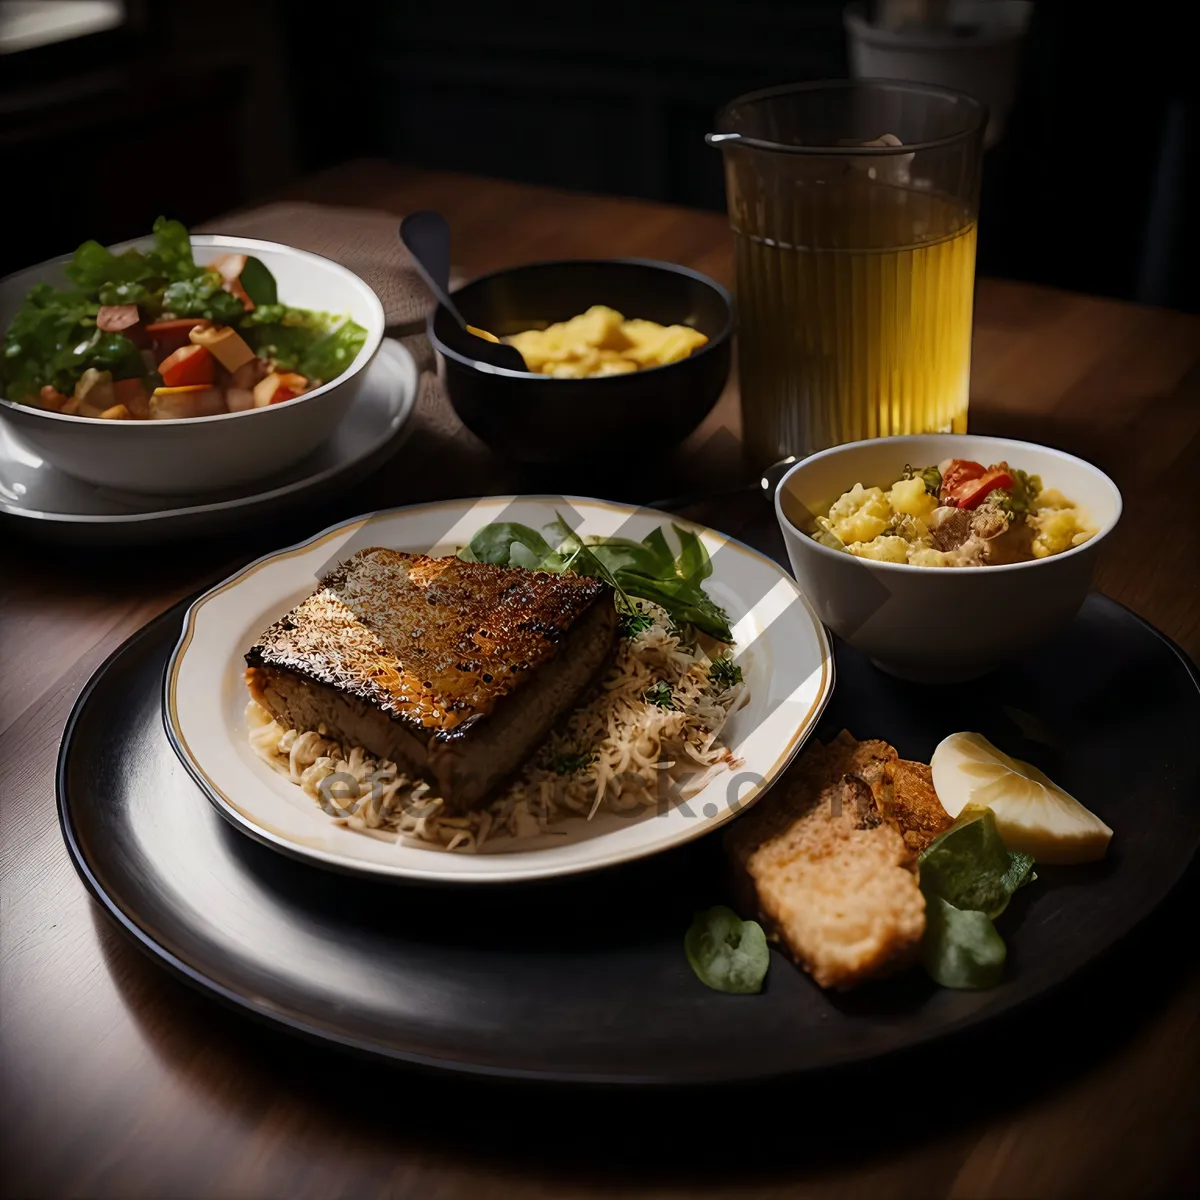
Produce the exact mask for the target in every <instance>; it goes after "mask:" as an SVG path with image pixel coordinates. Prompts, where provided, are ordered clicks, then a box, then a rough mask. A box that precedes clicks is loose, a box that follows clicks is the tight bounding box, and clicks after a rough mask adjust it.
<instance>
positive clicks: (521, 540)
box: [458, 521, 563, 574]
mask: <svg viewBox="0 0 1200 1200" xmlns="http://www.w3.org/2000/svg"><path fill="white" fill-rule="evenodd" d="M458 557H459V558H461V559H463V560H464V561H465V562H482V563H495V564H496V565H497V566H501V567H525V568H526V570H529V571H537V570H548V571H553V572H554V573H555V574H557V573H558V572H559V571H561V570H562V569H563V567H562V559H561V558H560V557H559V556H558V555H557V554H555V553H554V551H553V550H552V549H551V548H550V543H549V542H547V541H546V539H545V538H544V537H542V535H541V534H540V533H538V531H537V530H536V529H533V528H531V527H530V526H528V525H522V524H520V523H519V522H517V521H496V522H494V523H493V524H491V525H485V526H484V527H483V528H482V529H480V530H479V532H478V533H476V534H475V536H474V537H473V538H472V539H471V542H470V545H468V546H464V547H463V548H462V549H461V550H460V551H459V552H458ZM543 562H546V563H551V565H550V566H548V567H541V566H540V564H541V563H543Z"/></svg>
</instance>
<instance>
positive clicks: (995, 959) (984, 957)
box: [921, 894, 1008, 989]
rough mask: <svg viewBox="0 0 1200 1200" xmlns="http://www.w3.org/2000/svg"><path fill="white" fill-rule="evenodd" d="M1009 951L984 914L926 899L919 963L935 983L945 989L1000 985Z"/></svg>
mask: <svg viewBox="0 0 1200 1200" xmlns="http://www.w3.org/2000/svg"><path fill="white" fill-rule="evenodd" d="M1007 957H1008V948H1007V947H1006V946H1005V945H1004V939H1003V938H1002V937H1001V936H1000V935H999V934H998V933H997V932H996V926H995V925H993V924H992V919H991V917H989V916H988V915H987V913H982V912H977V911H975V910H974V909H961V908H955V907H954V905H953V904H951V903H950V902H949V901H948V900H943V899H942V897H941V896H937V895H929V894H926V896H925V938H924V940H923V941H922V943H921V961H922V963H923V964H924V966H925V970H926V971H928V972H929V974H930V976H931V977H932V979H933V980H934V982H935V983H938V984H940V985H941V986H942V987H948V988H973V989H980V988H990V987H995V986H996V984H998V983H999V982H1000V977H1001V975H1003V973H1004V961H1005V959H1006V958H1007Z"/></svg>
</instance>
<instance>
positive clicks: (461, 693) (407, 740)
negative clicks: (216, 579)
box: [246, 548, 617, 812]
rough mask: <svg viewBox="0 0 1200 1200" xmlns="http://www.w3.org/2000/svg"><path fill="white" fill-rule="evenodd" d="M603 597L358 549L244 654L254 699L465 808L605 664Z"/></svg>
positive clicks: (463, 565)
mask: <svg viewBox="0 0 1200 1200" xmlns="http://www.w3.org/2000/svg"><path fill="white" fill-rule="evenodd" d="M616 632H617V619H616V610H615V608H614V606H613V601H612V592H611V589H610V588H609V587H608V586H607V585H606V584H604V583H601V582H600V581H598V580H595V579H590V578H587V577H585V576H582V575H569V574H568V575H549V574H545V573H542V572H535V571H526V570H523V569H521V568H508V567H497V566H492V565H491V564H488V563H468V562H463V561H462V560H460V559H458V558H453V557H450V558H429V557H427V556H425V555H422V554H406V553H404V552H402V551H398V550H386V549H381V548H373V549H369V550H362V551H359V553H357V554H355V555H353V556H352V557H351V558H349V559H347V560H346V561H345V562H344V563H342V564H341V565H340V566H339V567H338V568H337V569H336V570H334V571H332V572H331V573H330V574H329V575H327V576H326V577H325V578H324V579H323V580H322V581H321V585H320V587H318V588H317V590H316V591H315V592H313V594H312V595H311V596H309V597H308V598H307V599H306V600H305V601H303V603H301V604H300V605H298V606H297V607H296V608H294V609H293V610H292V611H291V612H290V613H288V614H287V616H285V617H283V618H282V619H281V620H279V621H276V622H275V623H274V624H273V625H272V626H271V627H270V628H269V629H267V630H266V631H265V632H264V633H263V634H262V636H261V638H260V639H259V641H258V643H257V644H256V645H255V646H253V647H252V648H251V650H250V652H249V653H248V654H247V655H246V662H247V664H248V667H249V670H248V671H247V673H246V676H247V683H248V684H249V686H250V690H251V693H252V694H253V695H254V696H255V698H256V699H257V700H259V702H260V703H261V704H263V705H264V706H265V707H266V708H267V709H268V710H269V711H270V712H271V713H272V714H273V715H274V716H275V718H276V719H277V720H279V721H280V722H281V723H282V724H284V725H286V726H288V727H290V728H294V729H302V730H303V729H316V728H318V727H319V726H324V727H325V729H326V731H327V733H328V735H329V736H330V737H333V738H335V739H337V740H338V741H340V742H342V743H343V744H344V745H347V746H362V747H363V748H364V749H366V750H369V751H370V752H371V753H372V754H375V755H378V756H381V757H384V758H390V759H392V760H393V761H395V762H397V763H398V764H400V765H401V766H402V767H403V768H405V769H406V770H408V771H409V772H410V773H412V774H417V775H421V776H424V777H425V778H427V779H428V780H429V781H430V783H431V784H432V785H433V787H434V788H435V789H436V792H437V794H438V795H440V796H441V797H442V798H443V799H444V800H445V802H446V806H447V808H448V809H449V810H450V811H457V812H463V811H467V810H469V809H471V808H474V807H477V806H478V805H479V803H480V802H481V801H482V800H483V799H484V798H485V797H486V796H487V794H488V793H489V792H490V791H491V790H492V789H493V788H494V787H495V786H496V785H497V784H498V783H499V782H500V781H501V780H503V779H504V778H505V777H506V776H508V775H510V774H511V773H512V772H513V771H515V770H516V769H517V768H518V767H520V766H521V765H522V764H523V763H524V761H525V760H526V758H528V756H529V755H530V753H531V752H532V751H533V750H535V749H536V748H537V746H538V745H539V744H540V743H541V742H542V741H543V740H544V739H545V737H546V735H547V734H548V733H549V732H550V729H551V728H552V726H553V725H554V723H555V722H556V721H557V720H558V718H559V717H560V716H561V715H563V714H564V713H565V712H567V711H569V710H570V709H572V708H574V707H575V706H576V705H577V704H578V702H579V700H580V699H581V697H582V696H583V694H584V693H585V692H586V691H587V689H588V687H589V685H590V684H591V683H592V682H593V680H594V679H595V678H596V676H597V675H598V673H599V672H600V670H601V669H602V668H603V667H604V666H605V665H606V663H607V662H608V660H609V657H610V654H611V651H612V648H613V645H614V643H615V641H616Z"/></svg>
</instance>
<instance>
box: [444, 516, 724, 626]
mask: <svg viewBox="0 0 1200 1200" xmlns="http://www.w3.org/2000/svg"><path fill="white" fill-rule="evenodd" d="M672 528H673V529H674V530H675V535H676V537H677V538H678V539H679V546H680V551H679V554H678V555H676V554H674V553H673V552H672V550H671V547H670V545H669V543H668V542H667V538H666V535H665V534H664V533H663V531H662V530H661V529H655V530H654V531H653V532H652V533H650V534H648V535H647V536H646V537H645V538H643V539H642V540H641V541H640V542H638V541H634V540H633V539H632V538H620V537H611V538H603V537H594V538H587V539H584V538H582V537H580V536H579V535H578V534H577V533H576V532H575V531H574V530H573V529H571V527H570V526H569V525H568V524H567V522H566V521H565V520H564V518H563V517H562V515H561V514H556V516H555V519H554V520H553V521H551V522H550V523H549V524H547V525H546V526H545V532H546V535H548V537H547V536H544V535H543V534H542V533H540V532H539V531H538V530H536V529H532V528H531V527H530V526H528V525H521V524H519V523H517V522H514V521H498V522H495V523H493V524H491V525H485V526H484V527H483V528H482V529H480V530H479V531H478V532H477V533H476V534H475V536H474V537H473V538H472V539H471V542H470V544H469V545H467V546H464V547H463V549H462V550H460V551H459V558H462V559H464V560H466V561H467V562H488V563H495V564H497V565H499V566H503V567H510V566H511V567H525V568H527V569H529V570H532V571H550V572H554V573H560V572H562V571H574V572H575V573H576V574H579V575H590V576H593V577H595V578H597V579H603V580H604V581H605V582H606V583H608V584H609V585H610V586H611V587H612V589H613V591H614V592H615V593H616V598H617V611H618V613H619V614H620V615H621V616H622V617H628V618H630V619H631V620H636V617H637V614H638V613H639V610H638V608H637V606H636V605H635V604H634V602H633V599H632V597H637V598H639V599H642V600H649V601H651V602H652V603H654V604H657V605H659V606H660V607H661V608H662V609H664V610H665V611H666V613H667V615H668V616H669V617H670V618H671V620H672V621H673V622H674V623H675V624H676V625H678V626H681V627H682V626H686V625H690V626H692V627H694V628H695V629H698V630H700V631H701V632H702V633H705V634H707V635H708V636H709V637H713V638H716V639H717V640H718V641H721V642H732V641H733V631H732V630H731V629H730V627H729V616H728V614H727V613H726V612H725V610H724V609H723V608H721V606H720V605H718V604H717V603H715V602H714V601H713V600H712V599H711V598H710V597H709V596H708V594H707V593H706V592H705V591H704V589H703V587H702V586H701V584H702V582H703V581H704V580H705V579H707V578H708V577H709V576H710V575H711V574H712V560H711V559H710V557H709V553H708V551H707V550H706V549H705V547H704V543H703V542H702V541H701V540H700V538H699V537H698V536H697V535H696V534H694V533H693V532H692V531H691V530H690V529H684V528H683V527H682V526H679V525H673V526H672Z"/></svg>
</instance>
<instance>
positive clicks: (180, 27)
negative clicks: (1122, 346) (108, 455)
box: [0, 0, 1200, 310]
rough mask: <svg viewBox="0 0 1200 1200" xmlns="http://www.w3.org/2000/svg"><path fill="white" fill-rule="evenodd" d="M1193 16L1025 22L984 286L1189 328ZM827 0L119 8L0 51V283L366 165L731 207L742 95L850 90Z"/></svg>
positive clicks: (834, 12) (992, 175)
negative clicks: (778, 87) (103, 19)
mask: <svg viewBox="0 0 1200 1200" xmlns="http://www.w3.org/2000/svg"><path fill="white" fill-rule="evenodd" d="M1186 7H1187V6H1183V5H1179V6H1177V5H1175V4H1173V3H1144V2H1143V3H1139V4H1138V5H1120V6H1116V5H1114V6H1111V7H1110V6H1107V5H1101V4H1096V3H1082V2H1079V0H1065V2H1058V3H1051V2H1047V0H1042V2H1040V3H1038V4H1036V6H1035V9H1034V14H1035V15H1034V19H1033V25H1032V28H1031V30H1030V35H1029V37H1028V39H1027V41H1026V45H1025V53H1024V61H1023V73H1022V79H1021V83H1020V89H1019V94H1018V98H1017V102H1016V105H1015V108H1014V110H1013V113H1012V114H1011V117H1010V120H1009V126H1008V131H1007V134H1006V137H1005V140H1004V141H1003V142H1002V143H1001V144H1000V145H999V146H997V147H995V148H994V149H992V150H991V151H989V153H988V155H987V160H986V163H985V169H984V192H983V203H982V215H981V221H980V248H979V254H980V260H979V267H980V271H981V272H982V273H986V274H992V275H1000V276H1006V277H1009V278H1018V279H1028V280H1033V281H1037V282H1042V283H1049V284H1055V285H1058V286H1062V287H1067V288H1073V289H1077V290H1080V291H1087V292H1095V293H1100V294H1105V295H1112V296H1118V297H1122V298H1125V299H1131V300H1140V301H1144V302H1147V303H1153V304H1168V305H1172V306H1175V307H1180V308H1188V309H1192V310H1196V309H1200V289H1198V286H1197V281H1196V271H1195V267H1194V264H1195V263H1196V262H1197V261H1200V255H1197V254H1196V235H1195V229H1194V224H1192V225H1189V224H1188V223H1187V222H1186V220H1185V213H1186V212H1187V210H1188V205H1189V204H1190V205H1191V207H1192V209H1195V207H1196V206H1195V194H1196V193H1195V167H1196V154H1195V145H1196V127H1195V118H1196V106H1195V84H1194V78H1195V74H1196V71H1197V68H1196V66H1195V64H1194V63H1191V62H1188V61H1185V51H1186V47H1187V43H1186V40H1185V39H1184V37H1183V35H1182V30H1181V29H1180V26H1179V20H1180V16H1181V14H1182V12H1183V11H1185V10H1186ZM842 8H843V3H842V0H740V2H735V0H643V2H642V3H640V4H633V3H624V2H621V3H613V2H610V3H609V4H608V5H595V4H573V3H571V2H570V0H523V2H522V3H519V4H511V3H510V4H506V3H502V2H499V0H497V2H496V3H493V4H491V5H488V6H483V5H480V4H478V3H476V2H475V0H463V2H460V3H446V2H445V0H425V2H424V3H416V2H415V0H365V2H361V3H353V2H352V0H343V2H342V3H340V4H338V3H333V2H329V0H326V2H317V0H290V2H284V0H204V3H202V4H193V3H184V2H168V0H128V2H127V3H126V9H127V17H126V22H125V25H124V26H123V27H122V28H121V29H119V30H114V31H111V32H108V33H103V34H99V35H94V36H91V37H88V38H83V39H78V40H76V41H73V42H68V43H63V44H58V45H54V46H48V47H42V48H38V49H33V50H26V51H21V52H18V53H12V54H7V55H3V56H0V150H2V152H3V160H2V161H3V163H4V170H3V179H4V184H3V186H4V193H5V201H4V205H5V212H6V216H7V218H8V219H7V221H6V223H5V226H6V236H5V237H4V238H3V239H2V240H0V271H11V270H14V269H16V268H18V267H20V266H23V265H27V264H29V263H31V262H35V261H37V260H39V259H41V258H45V257H48V256H50V255H53V254H58V253H61V252H64V251H66V250H69V249H71V248H72V247H73V246H74V245H76V244H77V243H78V242H79V241H81V240H82V239H83V238H86V237H96V238H99V239H100V240H102V241H112V240H115V239H118V238H122V237H129V236H133V235H136V234H139V233H142V232H145V231H146V230H147V229H148V228H149V226H150V224H151V222H152V221H153V219H154V218H155V217H156V216H157V215H158V214H159V213H160V212H167V213H170V214H172V215H175V216H178V217H180V218H181V219H183V220H184V221H187V222H189V223H191V222H196V221H200V220H203V219H205V218H207V217H211V216H214V215H216V214H218V213H220V212H223V211H227V210H229V209H231V208H234V207H238V206H243V205H246V204H250V203H253V202H255V201H257V200H260V199H263V198H265V197H268V196H271V195H272V194H274V193H276V192H278V191H279V190H280V189H281V188H283V187H285V186H286V185H287V183H288V182H289V181H290V180H292V179H294V178H295V177H296V176H297V175H298V174H303V173H304V172H308V171H312V170H315V169H318V168H324V167H329V166H333V165H335V164H337V163H339V162H342V161H345V160H347V159H350V158H354V157H361V156H374V157H383V158H389V159H393V160H397V161H401V162H410V163H415V164H420V165H423V166H432V167H443V168H449V169H455V170H461V171H467V172H474V173H477V174H486V175H498V176H505V177H509V178H513V179H519V180H527V181H532V182H537V183H546V184H553V185H557V186H560V187H565V188H572V189H582V190H588V191H599V192H612V193H621V194H628V195H637V196H645V197H650V198H654V199H661V200H666V201H670V202H674V203H680V204H689V205H697V206H701V207H708V208H721V207H722V206H723V184H722V179H721V168H720V161H719V156H718V155H717V154H716V152H715V151H712V150H710V149H709V148H708V147H707V146H706V145H705V144H704V140H703V135H704V133H705V132H707V131H708V130H709V129H710V128H711V125H712V120H713V115H714V113H715V111H716V109H717V108H718V107H719V106H720V105H721V104H722V103H723V102H724V101H726V100H728V99H730V98H731V97H733V96H735V95H737V94H739V93H741V92H744V91H748V90H752V89H754V88H759V87H765V86H769V85H772V84H777V83H784V82H790V81H798V80H804V79H819V78H828V77H838V76H845V75H846V74H847V62H846V47H845V36H844V33H843V28H842V20H841V11H842Z"/></svg>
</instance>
